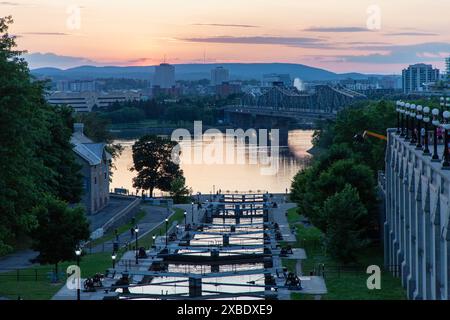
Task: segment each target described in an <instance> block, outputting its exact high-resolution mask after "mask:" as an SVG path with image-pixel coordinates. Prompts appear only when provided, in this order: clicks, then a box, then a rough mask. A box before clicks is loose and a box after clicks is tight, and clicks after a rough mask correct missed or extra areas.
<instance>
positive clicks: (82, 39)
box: [0, 0, 450, 74]
mask: <svg viewBox="0 0 450 320" xmlns="http://www.w3.org/2000/svg"><path fill="white" fill-rule="evenodd" d="M77 8H79V9H77ZM78 10H79V13H80V14H79V15H78V14H77V12H78ZM9 14H11V15H12V16H13V18H14V20H15V23H14V25H13V27H12V28H11V30H10V31H11V33H12V34H14V35H17V36H18V39H17V41H18V43H19V46H20V48H21V49H26V50H28V51H29V53H33V55H32V56H31V57H30V61H31V67H32V68H33V67H42V66H55V67H62V68H67V67H72V66H76V65H85V64H93V65H154V64H158V63H160V62H162V60H163V59H164V56H166V61H167V62H170V63H174V64H178V63H203V62H204V61H206V62H208V63H214V62H217V63H224V62H291V63H302V64H306V65H310V66H314V67H320V68H325V69H328V70H331V71H335V72H348V71H357V72H370V73H386V74H389V73H396V74H399V73H400V72H401V69H402V68H404V67H405V66H406V65H408V64H411V63H415V62H426V63H431V64H433V65H435V66H437V67H439V68H441V69H443V65H444V58H445V57H446V56H450V32H449V30H450V22H449V21H450V18H449V14H450V1H449V0H427V1H425V0H378V1H377V0H370V1H368V0H341V1H336V0H313V1H309V0H308V1H304V0H226V1H224V0H127V1H118V0H109V1H108V0H84V1H81V0H70V1H67V0H39V1H37V0H10V1H0V16H6V15H9ZM368 27H369V28H368ZM38 53H40V54H38ZM48 53H50V54H48Z"/></svg>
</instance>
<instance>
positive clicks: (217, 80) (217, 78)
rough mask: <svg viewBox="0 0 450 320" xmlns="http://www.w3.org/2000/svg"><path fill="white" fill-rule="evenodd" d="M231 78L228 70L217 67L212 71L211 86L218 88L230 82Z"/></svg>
mask: <svg viewBox="0 0 450 320" xmlns="http://www.w3.org/2000/svg"><path fill="white" fill-rule="evenodd" d="M229 76H230V75H229V72H228V69H225V68H224V67H216V68H214V69H212V70H211V85H213V86H218V85H221V84H222V83H224V82H228V79H229Z"/></svg>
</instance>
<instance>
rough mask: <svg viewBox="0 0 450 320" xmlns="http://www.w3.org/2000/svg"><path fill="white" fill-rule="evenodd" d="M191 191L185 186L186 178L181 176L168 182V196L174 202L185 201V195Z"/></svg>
mask: <svg viewBox="0 0 450 320" xmlns="http://www.w3.org/2000/svg"><path fill="white" fill-rule="evenodd" d="M191 193H192V190H190V189H189V188H188V187H187V186H186V179H185V178H184V177H183V176H180V177H177V178H175V179H173V180H172V183H171V184H170V196H171V197H172V199H173V201H174V202H175V203H186V202H187V201H186V199H187V196H189V194H191Z"/></svg>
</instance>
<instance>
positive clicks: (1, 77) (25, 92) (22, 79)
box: [0, 17, 48, 254]
mask: <svg viewBox="0 0 450 320" xmlns="http://www.w3.org/2000/svg"><path fill="white" fill-rule="evenodd" d="M12 22H13V21H12V18H11V17H6V18H0V36H1V37H0V190H1V192H0V254H2V253H5V252H7V251H9V250H11V246H10V243H11V239H14V236H15V235H16V234H18V233H21V232H27V231H30V230H31V229H32V228H33V227H34V226H36V220H35V218H34V216H33V215H32V213H31V211H32V208H33V206H34V204H36V203H37V202H38V201H39V197H40V192H39V189H40V188H39V184H38V176H37V174H36V173H37V172H40V173H44V172H47V173H48V170H47V169H46V168H45V166H44V165H43V163H42V162H41V161H40V159H39V154H37V152H36V151H37V150H36V144H37V143H38V142H39V141H41V140H42V139H45V136H46V132H45V129H43V128H42V123H43V122H44V120H45V118H44V116H43V114H42V112H41V111H40V108H39V106H42V100H41V95H40V93H41V92H42V86H41V84H40V83H37V82H32V81H31V79H30V75H29V73H28V69H27V65H26V63H25V62H24V61H23V59H21V58H20V54H21V52H19V51H17V50H15V47H16V44H15V41H14V37H12V36H10V35H9V34H8V32H7V31H8V25H9V24H11V23H12Z"/></svg>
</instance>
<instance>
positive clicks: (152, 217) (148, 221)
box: [86, 204, 172, 253]
mask: <svg viewBox="0 0 450 320" xmlns="http://www.w3.org/2000/svg"><path fill="white" fill-rule="evenodd" d="M141 209H142V210H144V211H145V212H146V215H145V216H144V217H143V218H142V219H141V220H139V222H138V223H137V225H138V227H139V234H138V238H141V237H143V236H145V235H146V234H147V233H148V232H150V231H151V230H153V229H154V228H155V227H156V226H157V225H159V224H160V223H161V222H163V221H164V219H166V218H167V217H168V216H169V215H170V214H171V213H172V210H171V209H168V208H165V207H160V206H150V205H146V204H143V205H141ZM135 239H136V238H135V235H131V231H130V230H126V231H125V232H123V233H122V234H120V235H119V237H118V242H119V245H120V246H123V245H126V244H127V243H130V244H132V245H133V244H134V241H135ZM114 241H116V239H113V240H110V241H107V242H105V243H102V244H99V245H97V246H95V247H93V248H86V250H87V251H88V252H89V253H99V252H112V251H113V242H114Z"/></svg>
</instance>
